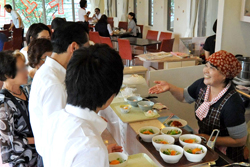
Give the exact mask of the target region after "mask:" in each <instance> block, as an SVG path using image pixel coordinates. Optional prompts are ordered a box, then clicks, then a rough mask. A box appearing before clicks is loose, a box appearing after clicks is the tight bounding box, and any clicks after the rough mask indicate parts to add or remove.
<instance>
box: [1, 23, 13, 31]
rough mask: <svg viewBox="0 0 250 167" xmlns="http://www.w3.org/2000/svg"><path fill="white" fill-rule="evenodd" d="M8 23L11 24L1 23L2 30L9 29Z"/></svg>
mask: <svg viewBox="0 0 250 167" xmlns="http://www.w3.org/2000/svg"><path fill="white" fill-rule="evenodd" d="M10 25H11V24H4V25H3V29H4V30H7V29H9V28H10Z"/></svg>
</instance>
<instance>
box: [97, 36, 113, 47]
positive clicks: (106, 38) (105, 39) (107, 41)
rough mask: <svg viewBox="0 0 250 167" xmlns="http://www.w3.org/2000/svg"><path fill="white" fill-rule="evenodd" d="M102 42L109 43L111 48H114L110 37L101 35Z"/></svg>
mask: <svg viewBox="0 0 250 167" xmlns="http://www.w3.org/2000/svg"><path fill="white" fill-rule="evenodd" d="M100 40H101V43H105V44H107V45H109V46H110V47H111V48H113V44H112V42H111V39H110V38H109V37H102V36H100Z"/></svg>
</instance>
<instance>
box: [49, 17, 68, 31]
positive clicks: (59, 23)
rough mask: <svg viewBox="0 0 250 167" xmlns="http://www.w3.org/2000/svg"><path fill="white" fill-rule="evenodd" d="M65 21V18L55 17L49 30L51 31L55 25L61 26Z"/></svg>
mask: <svg viewBox="0 0 250 167" xmlns="http://www.w3.org/2000/svg"><path fill="white" fill-rule="evenodd" d="M65 22H66V20H65V19H63V18H60V17H56V18H54V19H53V20H52V22H51V32H52V33H53V32H54V31H55V29H56V28H57V27H60V26H62V25H63V24H64V23H65Z"/></svg>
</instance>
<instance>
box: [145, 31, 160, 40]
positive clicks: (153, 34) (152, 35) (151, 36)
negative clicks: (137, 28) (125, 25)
mask: <svg viewBox="0 0 250 167" xmlns="http://www.w3.org/2000/svg"><path fill="white" fill-rule="evenodd" d="M157 37H158V31H153V30H148V33H147V36H146V39H152V40H155V41H157Z"/></svg>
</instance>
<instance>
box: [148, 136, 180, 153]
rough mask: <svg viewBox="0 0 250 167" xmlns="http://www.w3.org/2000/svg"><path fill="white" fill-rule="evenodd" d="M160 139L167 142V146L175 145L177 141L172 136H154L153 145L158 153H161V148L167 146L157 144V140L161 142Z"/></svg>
mask: <svg viewBox="0 0 250 167" xmlns="http://www.w3.org/2000/svg"><path fill="white" fill-rule="evenodd" d="M159 139H161V140H164V141H166V142H167V144H174V141H175V140H174V138H173V137H172V136H170V135H157V136H154V137H153V138H152V143H153V145H154V147H155V149H156V150H157V151H159V149H160V148H161V146H164V145H166V144H160V143H156V142H155V140H159Z"/></svg>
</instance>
